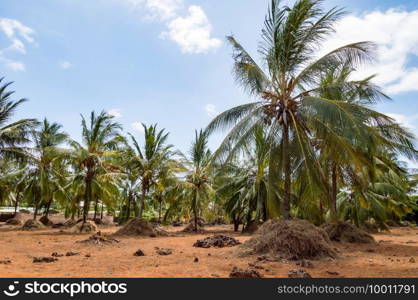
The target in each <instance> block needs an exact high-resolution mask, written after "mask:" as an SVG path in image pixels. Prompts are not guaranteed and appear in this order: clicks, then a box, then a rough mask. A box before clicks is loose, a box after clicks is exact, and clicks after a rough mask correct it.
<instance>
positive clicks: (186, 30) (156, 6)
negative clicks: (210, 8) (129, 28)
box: [125, 0, 222, 54]
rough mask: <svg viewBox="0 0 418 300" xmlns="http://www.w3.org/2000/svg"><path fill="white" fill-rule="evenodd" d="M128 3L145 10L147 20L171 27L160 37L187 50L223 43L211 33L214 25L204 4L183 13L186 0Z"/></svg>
mask: <svg viewBox="0 0 418 300" xmlns="http://www.w3.org/2000/svg"><path fill="white" fill-rule="evenodd" d="M125 3H128V4H129V5H131V7H133V8H143V9H145V10H146V11H147V12H148V15H147V19H151V20H154V21H159V22H162V23H165V25H166V26H167V30H166V31H164V32H162V33H161V34H160V37H161V38H166V39H169V40H172V41H174V42H175V43H177V44H178V45H179V46H180V48H181V50H182V52H183V53H188V54H205V53H208V52H209V51H210V50H212V49H216V48H218V47H220V46H221V44H222V41H221V40H220V39H217V38H214V37H212V36H211V33H212V24H211V23H210V21H209V19H208V17H207V15H206V13H205V11H204V10H203V9H202V8H201V7H200V6H197V5H191V6H189V7H188V9H187V15H185V16H182V14H181V10H182V8H183V6H184V0H125Z"/></svg>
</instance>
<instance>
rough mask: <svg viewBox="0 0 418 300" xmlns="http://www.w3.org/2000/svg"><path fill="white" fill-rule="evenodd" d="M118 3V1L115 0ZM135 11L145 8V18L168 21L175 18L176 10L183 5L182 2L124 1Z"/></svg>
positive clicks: (164, 0)
mask: <svg viewBox="0 0 418 300" xmlns="http://www.w3.org/2000/svg"><path fill="white" fill-rule="evenodd" d="M117 1H120V0H117ZM125 1H126V3H128V4H129V5H131V7H133V8H135V9H141V8H145V9H146V10H147V12H148V15H147V18H150V19H154V20H162V21H164V20H168V19H170V18H174V17H176V16H177V12H178V10H179V9H180V8H181V7H182V5H183V2H184V1H183V0H125Z"/></svg>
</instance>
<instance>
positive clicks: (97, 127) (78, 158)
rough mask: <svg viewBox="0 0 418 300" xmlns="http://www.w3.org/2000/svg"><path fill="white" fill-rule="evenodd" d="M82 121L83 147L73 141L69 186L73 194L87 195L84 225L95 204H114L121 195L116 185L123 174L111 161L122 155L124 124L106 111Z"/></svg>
mask: <svg viewBox="0 0 418 300" xmlns="http://www.w3.org/2000/svg"><path fill="white" fill-rule="evenodd" d="M81 119H82V121H81V127H82V144H80V143H77V142H75V141H72V142H71V145H72V147H73V149H74V150H73V152H72V154H71V162H72V166H73V168H74V173H73V174H72V178H71V184H70V186H71V187H72V190H73V194H75V195H79V194H80V193H82V194H83V195H84V197H83V198H84V199H83V200H84V206H83V225H84V223H85V222H86V220H87V216H88V212H89V209H90V205H91V203H92V202H93V201H95V202H96V203H98V201H99V199H100V200H102V201H106V202H111V201H112V200H114V199H115V198H116V196H117V194H118V193H119V189H118V186H117V184H118V181H119V179H120V177H121V172H120V168H119V167H118V166H117V165H116V164H114V163H113V162H112V159H114V158H115V157H117V156H118V155H119V154H120V151H119V148H120V146H121V144H122V143H123V142H124V138H123V137H122V136H121V135H120V131H121V129H122V127H121V125H119V124H118V123H116V122H115V121H114V117H113V116H111V115H109V114H107V113H106V112H104V111H102V112H101V113H100V114H96V113H95V112H94V111H93V112H91V114H90V120H89V121H87V120H86V119H85V118H84V116H83V115H82V116H81ZM82 227H83V226H81V230H82Z"/></svg>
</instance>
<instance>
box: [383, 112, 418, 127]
mask: <svg viewBox="0 0 418 300" xmlns="http://www.w3.org/2000/svg"><path fill="white" fill-rule="evenodd" d="M385 115H387V116H389V117H391V118H392V119H394V120H395V121H396V122H397V123H399V124H401V125H402V126H404V127H406V128H408V129H410V130H415V129H416V127H415V125H414V124H413V123H414V122H416V121H417V120H418V114H416V115H411V116H406V115H403V114H398V113H386V114H385Z"/></svg>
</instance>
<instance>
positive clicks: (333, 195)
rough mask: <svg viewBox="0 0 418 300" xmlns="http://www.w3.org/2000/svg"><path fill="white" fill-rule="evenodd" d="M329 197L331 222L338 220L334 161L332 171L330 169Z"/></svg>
mask: <svg viewBox="0 0 418 300" xmlns="http://www.w3.org/2000/svg"><path fill="white" fill-rule="evenodd" d="M331 172H332V173H331V177H332V179H331V181H332V182H331V184H332V186H331V197H330V201H331V203H330V205H329V206H330V212H331V220H332V222H333V223H336V222H338V214H337V189H338V187H337V164H336V163H335V162H333V163H332V171H331Z"/></svg>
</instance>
